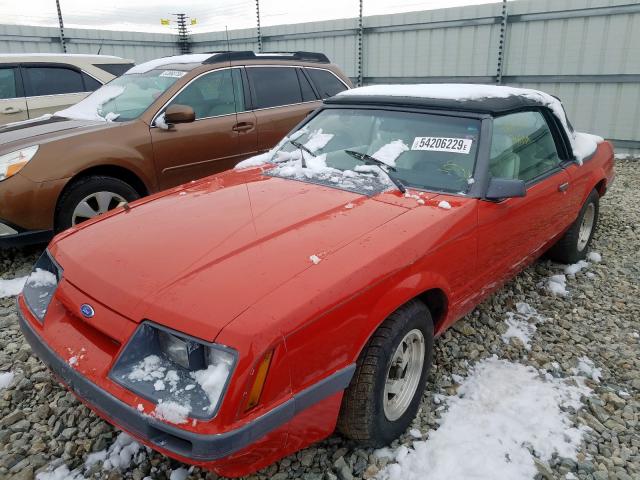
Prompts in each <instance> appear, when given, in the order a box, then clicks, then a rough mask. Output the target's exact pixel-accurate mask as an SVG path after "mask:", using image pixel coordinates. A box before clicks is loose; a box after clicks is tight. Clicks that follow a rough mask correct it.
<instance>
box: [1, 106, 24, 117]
mask: <svg viewBox="0 0 640 480" xmlns="http://www.w3.org/2000/svg"><path fill="white" fill-rule="evenodd" d="M22 111H23V110H22V109H21V108H16V107H5V108H4V109H3V110H2V113H6V114H9V115H11V114H12V113H20V112H22Z"/></svg>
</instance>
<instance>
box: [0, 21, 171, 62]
mask: <svg viewBox="0 0 640 480" xmlns="http://www.w3.org/2000/svg"><path fill="white" fill-rule="evenodd" d="M64 34H65V40H66V41H65V43H66V46H67V53H92V54H95V53H98V51H100V53H101V54H103V55H117V56H119V57H123V58H131V59H133V60H135V61H136V62H138V63H139V62H143V61H145V60H151V59H152V58H158V57H164V56H167V55H176V54H178V53H179V50H178V47H177V45H176V38H175V35H172V34H169V33H145V32H119V31H112V30H85V29H80V28H65V29H64ZM0 52H3V53H61V52H62V49H61V47H60V37H59V34H58V29H57V28H53V27H33V26H23V25H0ZM1 55H2V53H0V56H1Z"/></svg>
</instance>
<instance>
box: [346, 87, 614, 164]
mask: <svg viewBox="0 0 640 480" xmlns="http://www.w3.org/2000/svg"><path fill="white" fill-rule="evenodd" d="M338 95H339V96H342V97H344V96H347V97H349V96H362V95H367V96H368V95H373V96H380V95H381V96H387V95H388V96H394V97H418V98H434V99H446V100H460V101H469V100H483V99H486V98H507V97H511V96H518V97H524V98H528V99H531V100H533V101H536V102H538V103H540V104H542V105H546V106H547V107H549V108H550V109H551V110H552V111H553V113H554V115H555V116H556V117H558V119H559V120H560V121H561V122H562V125H563V126H564V128H565V131H566V132H567V134H568V135H569V140H570V141H571V146H572V150H573V153H574V154H575V156H576V158H577V160H578V162H579V163H580V164H582V161H583V160H584V159H585V158H586V157H588V156H589V155H591V154H592V153H593V152H594V151H595V149H596V147H597V145H598V143H600V142H602V141H604V140H603V139H602V137H598V136H596V135H591V134H588V133H581V132H574V131H573V130H572V129H571V128H569V122H568V121H567V116H566V114H565V111H564V108H563V106H562V103H561V102H560V100H558V99H557V98H555V97H554V96H552V95H549V94H548V93H545V92H541V91H539V90H533V89H530V88H516V87H505V86H502V85H478V84H469V83H428V84H416V85H370V86H368V87H359V88H354V89H351V90H345V91H343V92H340V93H338Z"/></svg>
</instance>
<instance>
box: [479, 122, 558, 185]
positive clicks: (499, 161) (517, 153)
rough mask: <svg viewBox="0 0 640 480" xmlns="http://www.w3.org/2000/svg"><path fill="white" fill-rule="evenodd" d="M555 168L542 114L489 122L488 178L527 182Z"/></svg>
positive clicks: (552, 145) (552, 146)
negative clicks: (513, 179)
mask: <svg viewBox="0 0 640 480" xmlns="http://www.w3.org/2000/svg"><path fill="white" fill-rule="evenodd" d="M559 165H560V157H559V156H558V151H557V149H556V144H555V142H554V140H553V135H552V133H551V130H550V129H549V126H548V125H547V122H546V120H545V118H544V116H543V115H542V113H540V112H536V111H527V112H518V113H512V114H510V115H504V116H502V117H498V118H495V119H494V120H493V136H492V138H491V158H490V160H489V170H490V171H491V175H493V176H494V177H500V178H518V179H520V180H524V181H525V182H529V181H531V180H533V179H535V178H536V177H539V176H540V175H543V174H545V173H547V172H549V171H550V170H553V169H555V168H557V167H558V166H559Z"/></svg>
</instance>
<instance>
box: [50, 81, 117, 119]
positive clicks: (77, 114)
mask: <svg viewBox="0 0 640 480" xmlns="http://www.w3.org/2000/svg"><path fill="white" fill-rule="evenodd" d="M122 92H124V87H123V86H120V85H104V86H102V87H100V88H99V89H98V90H96V91H95V92H93V93H92V94H91V95H89V96H88V97H87V98H85V99H84V100H81V101H80V102H78V103H76V104H75V105H72V106H70V107H69V108H65V109H64V110H60V111H58V112H56V113H55V114H54V115H55V116H56V117H65V118H70V119H72V120H98V121H102V122H105V121H106V122H112V121H113V120H115V119H116V118H118V114H112V113H111V112H110V113H108V114H107V115H105V116H104V117H103V116H102V115H100V113H99V112H100V109H101V108H102V106H103V105H104V104H105V103H107V102H108V101H109V100H113V99H114V98H116V97H117V96H119V95H122Z"/></svg>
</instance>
